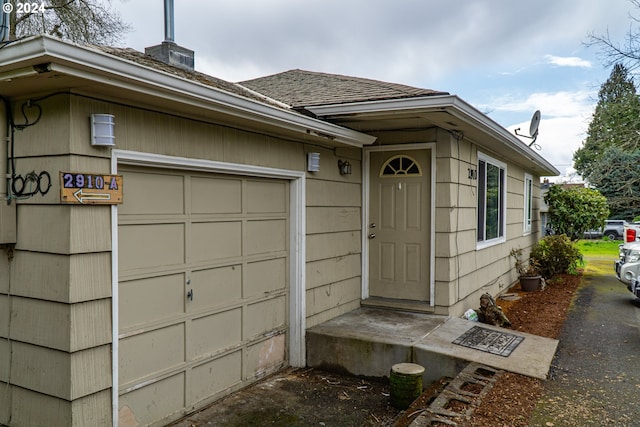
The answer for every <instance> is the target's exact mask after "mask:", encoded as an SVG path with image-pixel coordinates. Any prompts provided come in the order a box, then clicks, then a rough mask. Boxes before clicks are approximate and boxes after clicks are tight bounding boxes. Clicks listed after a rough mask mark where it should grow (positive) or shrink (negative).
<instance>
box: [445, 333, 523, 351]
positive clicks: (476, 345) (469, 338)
mask: <svg viewBox="0 0 640 427" xmlns="http://www.w3.org/2000/svg"><path fill="white" fill-rule="evenodd" d="M523 340H524V337H519V336H517V335H514V334H510V333H508V332H500V331H494V330H493V329H487V328H483V327H480V326H474V327H473V328H471V329H469V330H468V331H467V332H465V333H464V334H462V335H460V336H459V337H458V338H456V339H455V340H453V341H452V342H453V344H457V345H461V346H463V347H469V348H473V349H475V350H480V351H484V352H486V353H491V354H497V355H498V356H502V357H509V355H510V354H511V352H512V351H513V350H515V349H516V347H518V345H520V343H521V342H522V341H523Z"/></svg>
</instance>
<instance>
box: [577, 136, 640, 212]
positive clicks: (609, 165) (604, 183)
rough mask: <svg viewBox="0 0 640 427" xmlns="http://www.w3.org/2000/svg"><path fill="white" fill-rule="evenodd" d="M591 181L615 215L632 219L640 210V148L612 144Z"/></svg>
mask: <svg viewBox="0 0 640 427" xmlns="http://www.w3.org/2000/svg"><path fill="white" fill-rule="evenodd" d="M599 165H600V168H599V169H598V170H597V172H596V173H592V174H591V179H590V181H589V182H590V184H591V185H593V186H594V188H597V189H598V190H599V191H600V193H601V194H602V195H603V196H605V197H606V198H607V202H608V203H609V210H610V215H611V218H618V219H630V218H634V217H635V216H636V215H638V214H639V213H640V150H634V151H626V150H624V149H622V148H620V147H616V146H612V147H608V148H606V149H605V150H604V152H603V153H602V159H601V161H600V162H599Z"/></svg>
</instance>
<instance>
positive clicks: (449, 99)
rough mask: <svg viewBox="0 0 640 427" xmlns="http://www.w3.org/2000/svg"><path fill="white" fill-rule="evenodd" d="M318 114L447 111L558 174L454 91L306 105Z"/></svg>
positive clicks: (543, 160)
mask: <svg viewBox="0 0 640 427" xmlns="http://www.w3.org/2000/svg"><path fill="white" fill-rule="evenodd" d="M306 109H307V110H309V111H311V112H312V113H313V114H315V115H316V116H318V117H333V118H336V117H348V116H350V115H357V114H366V115H368V116H372V117H373V116H375V115H376V114H379V115H384V114H388V113H392V112H399V111H407V112H415V113H429V112H434V111H441V112H447V113H448V114H450V115H452V116H453V117H456V118H457V119H459V120H461V121H462V122H464V123H466V124H468V125H471V126H473V127H475V128H477V129H479V130H481V131H482V132H484V133H485V134H487V135H488V136H490V137H492V138H494V139H496V140H497V141H499V142H500V143H501V144H503V145H504V146H505V147H507V148H509V149H512V150H515V151H516V152H518V153H519V154H520V155H521V156H523V157H525V158H527V159H529V160H530V161H532V162H534V163H536V164H538V166H540V167H542V168H543V169H545V170H546V171H548V172H551V173H552V174H553V173H555V174H556V175H559V174H560V171H558V170H557V169H556V168H555V167H554V166H553V165H552V164H551V163H549V162H548V161H547V160H546V159H544V158H543V157H542V156H540V155H539V154H538V153H536V152H535V151H533V150H532V149H531V148H529V147H528V146H527V145H526V144H524V143H523V142H522V141H521V140H520V139H518V138H517V137H516V136H515V135H512V134H511V133H510V132H509V131H508V130H507V129H505V128H504V127H502V126H501V125H500V124H498V123H497V122H495V121H494V120H492V119H491V118H490V117H488V116H487V115H486V114H483V113H482V112H480V111H479V110H477V109H476V108H475V107H473V106H472V105H471V104H469V103H467V102H466V101H464V100H462V99H461V98H459V97H458V96H456V95H435V96H427V97H418V98H408V99H393V100H384V101H367V102H359V103H352V104H333V105H320V106H310V107H306Z"/></svg>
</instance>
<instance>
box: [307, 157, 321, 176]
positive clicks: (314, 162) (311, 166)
mask: <svg viewBox="0 0 640 427" xmlns="http://www.w3.org/2000/svg"><path fill="white" fill-rule="evenodd" d="M319 171H320V153H307V172H319Z"/></svg>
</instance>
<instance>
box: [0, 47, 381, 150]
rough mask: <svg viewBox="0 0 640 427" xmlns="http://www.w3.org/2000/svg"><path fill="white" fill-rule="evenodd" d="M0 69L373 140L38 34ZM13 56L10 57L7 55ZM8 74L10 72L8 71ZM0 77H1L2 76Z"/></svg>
mask: <svg viewBox="0 0 640 427" xmlns="http://www.w3.org/2000/svg"><path fill="white" fill-rule="evenodd" d="M2 53H3V55H0V56H1V57H2V60H0V68H2V67H8V66H11V65H14V64H16V63H25V62H27V63H32V64H33V65H35V64H37V63H42V62H51V71H55V72H59V73H63V74H65V75H68V76H72V77H78V78H82V79H86V80H89V81H92V82H96V83H102V84H105V85H109V86H117V87H120V88H124V89H127V90H131V91H134V92H139V93H144V94H147V95H151V96H154V97H157V98H161V99H166V100H168V101H173V102H179V103H182V104H186V105H191V106H195V107H198V108H202V109H204V110H208V111H213V112H218V113H223V114H227V115H229V116H232V117H234V118H238V119H242V120H248V121H252V122H255V123H260V124H263V125H267V126H270V127H275V128H279V129H284V130H287V131H292V132H296V133H301V134H304V135H307V136H312V137H315V138H322V139H328V140H330V141H333V142H335V143H339V144H343V145H348V146H353V147H358V148H361V147H363V146H364V145H370V144H372V143H373V142H374V141H375V140H376V138H375V137H373V136H371V135H366V134H364V133H361V132H357V131H354V130H352V129H348V128H345V127H342V126H338V125H334V124H331V123H327V122H323V121H321V120H317V119H314V118H311V117H307V116H304V115H301V114H299V113H297V112H293V111H288V110H287V109H284V108H278V107H275V106H271V105H268V104H266V103H262V102H259V101H256V100H251V99H248V98H244V97H242V96H240V95H236V94H233V93H230V92H227V91H224V90H221V89H218V88H215V87H212V86H209V85H205V84H203V83H199V82H196V81H192V80H189V79H187V78H183V77H180V76H176V75H173V74H170V73H167V72H164V71H161V70H156V69H153V68H149V67H146V66H144V65H141V64H138V63H136V62H134V61H130V60H127V59H123V58H119V57H117V56H113V55H110V54H107V53H104V52H101V51H99V50H96V49H92V48H89V47H85V46H79V45H74V44H70V43H66V42H62V41H60V40H57V39H54V38H51V37H49V36H46V35H41V36H37V37H33V38H28V39H25V40H21V41H18V42H15V43H12V44H11V45H9V46H7V47H5V48H4V49H3V51H2ZM7 53H11V55H7ZM8 72H11V71H8ZM1 74H2V72H0V77H1Z"/></svg>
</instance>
